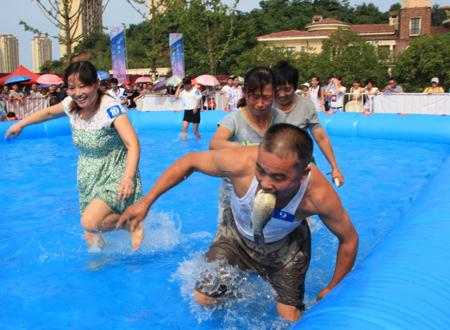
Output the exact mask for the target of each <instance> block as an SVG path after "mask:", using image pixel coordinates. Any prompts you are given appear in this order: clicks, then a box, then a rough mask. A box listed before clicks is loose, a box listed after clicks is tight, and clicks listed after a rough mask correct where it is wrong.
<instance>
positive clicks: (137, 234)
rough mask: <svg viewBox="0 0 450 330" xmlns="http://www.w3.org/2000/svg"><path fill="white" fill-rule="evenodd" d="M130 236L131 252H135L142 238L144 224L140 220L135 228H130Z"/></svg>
mask: <svg viewBox="0 0 450 330" xmlns="http://www.w3.org/2000/svg"><path fill="white" fill-rule="evenodd" d="M130 237H131V247H132V249H133V252H136V251H137V250H138V249H139V246H141V243H142V241H143V240H144V225H143V224H142V222H140V223H139V224H138V225H137V226H136V229H135V230H133V231H132V230H131V229H130Z"/></svg>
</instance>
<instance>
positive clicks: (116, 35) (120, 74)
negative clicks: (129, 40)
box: [109, 26, 127, 84]
mask: <svg viewBox="0 0 450 330" xmlns="http://www.w3.org/2000/svg"><path fill="white" fill-rule="evenodd" d="M109 38H110V40H111V55H112V68H113V76H114V77H116V78H117V80H118V81H119V84H123V83H124V82H125V81H126V80H127V49H126V47H125V33H124V31H123V28H122V27H118V26H111V27H109Z"/></svg>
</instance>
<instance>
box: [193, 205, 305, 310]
mask: <svg viewBox="0 0 450 330" xmlns="http://www.w3.org/2000/svg"><path fill="white" fill-rule="evenodd" d="M265 252H266V253H263V252H262V251H260V250H259V249H258V247H257V246H256V245H255V243H254V242H253V241H251V240H248V239H246V238H245V237H243V236H242V235H240V234H239V232H238V231H237V229H236V226H235V224H234V219H233V214H232V212H231V209H229V208H227V209H225V210H224V213H223V220H222V223H221V224H220V225H219V229H218V232H217V234H216V236H215V238H214V240H213V242H212V243H211V246H210V247H209V250H208V252H207V253H206V258H207V261H208V262H213V261H219V260H224V261H226V262H227V263H228V264H229V265H232V266H236V267H238V268H240V269H241V270H247V271H251V272H255V273H257V274H258V275H260V276H262V277H264V278H266V279H267V280H268V281H269V283H270V284H271V285H272V287H273V288H274V290H275V292H276V296H277V297H276V299H277V302H279V303H282V304H285V305H289V306H295V307H297V308H298V309H299V310H304V309H305V305H304V304H303V297H304V294H305V275H306V271H307V270H308V266H309V261H310V256H311V233H310V231H309V227H308V223H307V222H306V220H303V221H302V223H301V225H300V226H298V228H296V229H295V230H294V231H293V232H292V233H290V234H289V235H288V236H286V237H285V238H283V239H282V240H279V241H276V242H273V243H269V244H266V251H265ZM221 272H222V271H221ZM222 273H223V272H222ZM218 276H220V272H219V275H218ZM216 277H217V276H216ZM221 279H223V280H224V281H223V282H224V283H219V284H218V281H219V282H220V281H221ZM226 280H227V276H221V278H220V279H217V278H212V277H211V274H210V273H208V272H203V273H202V276H201V278H200V279H199V281H198V282H197V284H196V290H197V291H199V292H201V293H203V294H205V295H208V296H210V297H213V298H218V297H221V296H224V295H226V291H227V283H226ZM213 287H214V288H216V289H217V290H216V292H213V291H214V290H211V289H212V288H213Z"/></svg>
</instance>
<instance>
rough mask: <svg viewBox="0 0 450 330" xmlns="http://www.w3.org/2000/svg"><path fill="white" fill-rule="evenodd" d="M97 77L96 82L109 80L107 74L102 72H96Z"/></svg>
mask: <svg viewBox="0 0 450 330" xmlns="http://www.w3.org/2000/svg"><path fill="white" fill-rule="evenodd" d="M97 77H98V80H108V79H109V73H108V72H106V71H103V70H98V71H97Z"/></svg>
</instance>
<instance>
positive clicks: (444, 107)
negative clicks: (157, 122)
mask: <svg viewBox="0 0 450 330" xmlns="http://www.w3.org/2000/svg"><path fill="white" fill-rule="evenodd" d="M214 99H215V104H216V109H218V110H223V109H224V107H225V104H224V103H225V96H224V95H220V94H216V95H215V97H214ZM347 99H348V98H347ZM207 102H208V101H206V102H205V104H207ZM5 103H6V109H7V111H12V112H14V113H15V114H16V116H17V117H18V118H20V119H22V118H25V117H26V116H28V115H30V114H32V113H33V112H36V111H38V110H40V109H43V108H45V107H47V106H48V105H49V101H48V100H47V99H46V98H43V97H26V98H24V99H22V100H20V101H19V100H6V101H5ZM136 103H137V109H139V110H141V111H182V110H184V107H183V103H182V101H181V100H180V99H177V98H176V97H175V96H172V95H171V96H159V95H147V96H144V97H142V98H140V99H139V100H137V102H136ZM344 109H345V111H348V112H360V111H369V112H375V113H402V114H429V115H450V93H443V94H422V93H402V94H378V95H376V96H371V97H369V98H368V97H367V96H365V98H364V100H358V101H355V100H353V101H349V102H347V103H346V104H345V105H344Z"/></svg>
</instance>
